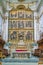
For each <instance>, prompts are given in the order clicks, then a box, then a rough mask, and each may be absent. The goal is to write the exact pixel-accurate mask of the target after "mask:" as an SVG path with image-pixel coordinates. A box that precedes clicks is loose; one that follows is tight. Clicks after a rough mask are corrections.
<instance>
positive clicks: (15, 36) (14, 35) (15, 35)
mask: <svg viewBox="0 0 43 65" xmlns="http://www.w3.org/2000/svg"><path fill="white" fill-rule="evenodd" d="M9 39H10V40H16V39H17V32H16V31H13V32H12V33H11V31H10V32H9Z"/></svg>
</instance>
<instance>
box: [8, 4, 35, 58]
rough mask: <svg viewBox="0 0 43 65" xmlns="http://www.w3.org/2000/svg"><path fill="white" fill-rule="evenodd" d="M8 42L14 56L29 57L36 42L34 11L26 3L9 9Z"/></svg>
mask: <svg viewBox="0 0 43 65" xmlns="http://www.w3.org/2000/svg"><path fill="white" fill-rule="evenodd" d="M8 42H9V43H11V44H12V45H11V46H10V51H9V52H10V54H11V57H12V54H13V56H14V57H15V56H16V57H20V58H21V57H29V54H30V52H31V44H32V43H33V42H34V12H33V11H32V10H31V9H30V8H26V6H25V5H17V6H16V8H15V7H13V8H12V9H11V10H10V11H9V16H8Z"/></svg>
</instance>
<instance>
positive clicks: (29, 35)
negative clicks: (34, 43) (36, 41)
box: [26, 31, 32, 40]
mask: <svg viewBox="0 0 43 65" xmlns="http://www.w3.org/2000/svg"><path fill="white" fill-rule="evenodd" d="M26 40H32V32H31V31H28V32H27V33H26Z"/></svg>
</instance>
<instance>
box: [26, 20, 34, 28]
mask: <svg viewBox="0 0 43 65" xmlns="http://www.w3.org/2000/svg"><path fill="white" fill-rule="evenodd" d="M25 25H26V27H28V28H29V27H32V28H33V22H32V21H26V24H25Z"/></svg>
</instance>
